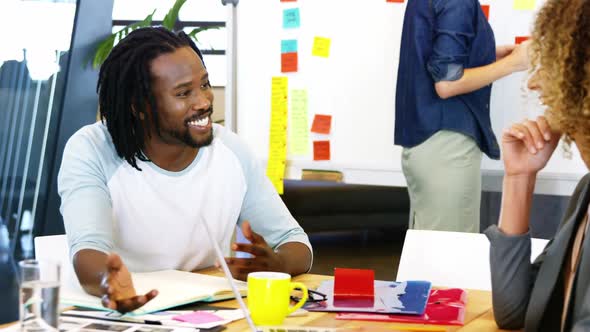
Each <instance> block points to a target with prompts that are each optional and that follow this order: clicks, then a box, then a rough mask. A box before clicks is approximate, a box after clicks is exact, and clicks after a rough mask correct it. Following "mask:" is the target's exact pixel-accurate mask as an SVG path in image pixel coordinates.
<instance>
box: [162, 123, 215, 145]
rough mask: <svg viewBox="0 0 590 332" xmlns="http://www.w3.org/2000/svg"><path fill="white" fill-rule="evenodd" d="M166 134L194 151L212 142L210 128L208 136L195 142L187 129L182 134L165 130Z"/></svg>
mask: <svg viewBox="0 0 590 332" xmlns="http://www.w3.org/2000/svg"><path fill="white" fill-rule="evenodd" d="M166 133H167V134H168V135H170V136H171V137H174V138H175V139H177V140H179V141H181V142H182V143H184V144H186V145H188V146H190V147H191V148H196V149H198V148H202V147H204V146H207V145H209V144H211V142H213V128H211V130H210V131H209V134H208V135H207V136H206V137H205V138H202V139H200V140H195V139H194V138H193V137H192V136H191V134H190V130H189V129H187V130H185V131H184V132H183V133H181V132H179V131H177V130H167V131H166Z"/></svg>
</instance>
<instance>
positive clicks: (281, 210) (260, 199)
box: [221, 129, 313, 256]
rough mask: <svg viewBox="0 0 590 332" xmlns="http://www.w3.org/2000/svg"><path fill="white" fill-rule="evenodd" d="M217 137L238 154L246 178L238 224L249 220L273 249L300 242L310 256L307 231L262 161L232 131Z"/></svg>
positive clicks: (310, 249)
mask: <svg viewBox="0 0 590 332" xmlns="http://www.w3.org/2000/svg"><path fill="white" fill-rule="evenodd" d="M221 138H222V140H223V141H224V144H226V145H228V146H229V148H230V149H231V150H232V151H233V152H234V153H235V154H236V155H237V156H238V159H239V160H240V163H241V165H242V169H243V171H244V176H245V178H246V185H247V189H246V195H245V197H244V201H243V203H242V208H241V212H240V218H239V221H238V223H239V224H240V225H241V223H242V222H244V221H245V220H247V221H249V222H250V224H251V225H252V230H253V231H254V232H256V233H258V234H260V235H262V236H263V237H264V239H265V240H266V242H267V243H268V244H269V245H270V246H271V247H272V248H274V249H276V248H277V247H279V246H280V245H282V244H284V243H287V242H301V243H303V244H305V245H306V246H307V247H308V248H309V251H310V252H311V253H312V256H313V250H312V247H311V244H310V242H309V238H308V236H307V234H306V233H305V232H304V231H303V228H301V226H300V225H299V223H297V221H296V220H295V218H293V216H292V215H291V213H290V212H289V210H288V209H287V207H286V206H285V204H284V203H283V201H282V200H281V197H280V196H279V195H278V193H277V191H276V190H275V188H274V187H273V185H272V183H271V182H270V180H269V179H268V177H267V176H266V172H265V169H264V166H263V165H262V163H261V162H260V161H259V160H258V159H257V158H256V156H255V155H254V153H252V152H251V151H250V150H249V149H248V147H247V146H246V144H245V143H244V142H242V141H241V140H240V139H239V138H238V136H237V135H236V134H234V133H232V132H230V131H229V130H226V129H223V133H221Z"/></svg>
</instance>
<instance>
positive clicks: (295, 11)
mask: <svg viewBox="0 0 590 332" xmlns="http://www.w3.org/2000/svg"><path fill="white" fill-rule="evenodd" d="M299 25H300V22H299V8H290V9H285V10H283V29H293V28H299Z"/></svg>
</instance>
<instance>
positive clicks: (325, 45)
mask: <svg viewBox="0 0 590 332" xmlns="http://www.w3.org/2000/svg"><path fill="white" fill-rule="evenodd" d="M331 42H332V41H331V39H330V38H326V37H315V38H314V39H313V49H312V50H311V55H315V56H321V57H324V58H327V57H329V56H330V44H331Z"/></svg>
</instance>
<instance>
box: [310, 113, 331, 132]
mask: <svg viewBox="0 0 590 332" xmlns="http://www.w3.org/2000/svg"><path fill="white" fill-rule="evenodd" d="M331 128H332V116H331V115H323V114H316V115H315V116H314V117H313V123H312V125H311V132H312V133H318V134H329V133H330V129H331Z"/></svg>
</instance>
